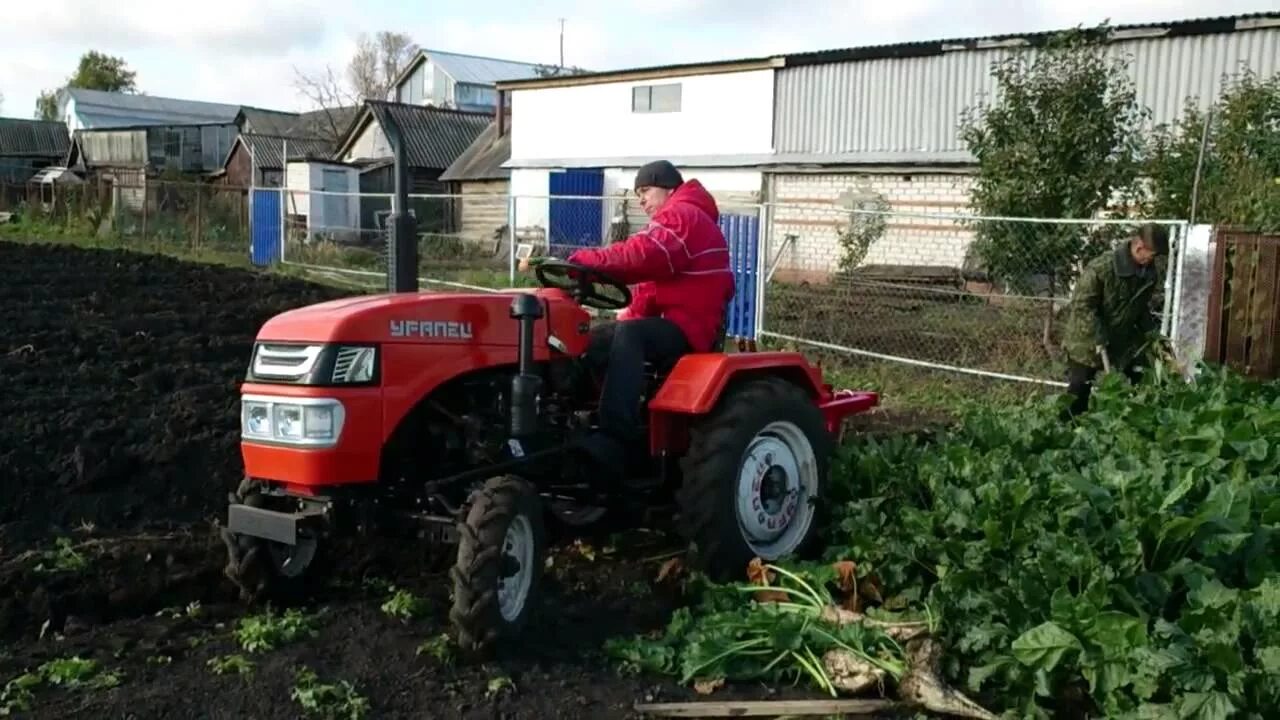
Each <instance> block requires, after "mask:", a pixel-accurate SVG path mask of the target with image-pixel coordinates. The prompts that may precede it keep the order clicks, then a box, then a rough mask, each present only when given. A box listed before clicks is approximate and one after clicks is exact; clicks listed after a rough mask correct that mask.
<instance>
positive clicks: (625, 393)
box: [587, 318, 689, 443]
mask: <svg viewBox="0 0 1280 720" xmlns="http://www.w3.org/2000/svg"><path fill="white" fill-rule="evenodd" d="M688 352H689V342H688V341H687V340H685V337H684V333H683V332H682V331H681V330H680V328H679V326H677V325H676V324H675V323H673V322H671V321H670V320H667V319H664V318H640V319H637V320H626V321H623V322H610V323H605V324H603V325H600V326H598V327H595V328H593V329H592V330H591V341H590V344H589V345H588V346H587V363H588V364H589V366H590V367H591V370H592V372H593V373H595V375H596V377H597V378H598V377H600V375H601V374H603V375H604V389H603V390H602V392H601V393H600V429H601V430H602V431H604V433H605V434H606V435H608V436H610V437H612V438H613V439H615V440H618V441H620V442H623V443H631V442H635V441H636V440H638V439H642V438H641V426H642V422H641V418H640V394H641V393H643V392H644V364H645V362H646V361H648V362H651V363H654V364H655V365H658V366H665V365H671V364H673V363H675V361H676V360H678V359H680V357H681V356H682V355H684V354H686V353H688Z"/></svg>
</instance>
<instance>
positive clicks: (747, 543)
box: [678, 377, 834, 580]
mask: <svg viewBox="0 0 1280 720" xmlns="http://www.w3.org/2000/svg"><path fill="white" fill-rule="evenodd" d="M833 449H834V443H833V441H832V438H831V434H830V433H828V432H827V429H826V423H825V421H824V419H823V416H822V412H821V411H820V410H819V409H818V407H817V406H816V405H815V404H814V403H813V400H812V399H811V398H810V397H809V396H808V394H807V393H805V392H804V391H803V390H802V389H801V388H799V387H797V386H796V385H794V384H793V383H790V382H787V381H785V380H783V379H781V378H773V377H770V378H762V379H759V380H751V381H748V382H746V383H744V384H742V385H740V386H738V387H736V388H734V389H732V390H730V391H729V392H728V393H726V394H725V396H724V397H723V398H722V399H721V401H720V403H719V404H718V405H717V407H716V408H715V410H713V411H712V413H711V414H710V415H709V416H708V417H707V418H706V419H705V420H704V421H702V422H701V423H699V424H698V425H697V426H696V427H694V428H691V430H690V438H689V451H688V453H687V454H686V455H685V457H684V459H683V460H682V464H681V469H682V474H683V476H684V481H683V484H682V486H681V488H680V491H679V495H678V498H679V501H680V508H681V520H680V527H681V531H682V532H683V533H684V535H685V537H686V539H688V540H689V541H690V542H691V543H692V544H693V545H694V550H695V552H694V553H693V556H694V559H695V562H696V565H697V567H698V568H699V569H700V570H702V571H703V572H706V573H707V574H708V575H709V576H711V577H712V578H715V579H720V580H727V579H734V578H736V579H740V580H742V579H745V578H746V570H747V564H748V563H750V562H751V560H752V559H753V558H756V557H758V558H760V559H761V560H764V561H765V562H774V561H777V560H781V559H784V558H787V557H790V556H793V555H797V554H800V553H803V552H804V551H805V550H806V549H808V547H809V546H810V545H811V543H812V541H813V539H814V538H815V537H816V534H817V532H816V531H817V528H818V525H819V518H818V514H819V511H820V506H819V505H818V498H819V497H820V495H821V494H822V491H823V486H824V484H825V483H826V479H827V471H828V467H829V465H830V456H831V453H832V451H833Z"/></svg>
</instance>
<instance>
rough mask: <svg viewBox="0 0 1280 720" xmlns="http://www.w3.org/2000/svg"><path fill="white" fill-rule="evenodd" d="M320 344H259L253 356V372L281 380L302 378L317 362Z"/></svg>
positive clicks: (260, 375)
mask: <svg viewBox="0 0 1280 720" xmlns="http://www.w3.org/2000/svg"><path fill="white" fill-rule="evenodd" d="M321 349H322V346H320V345H259V346H258V348H257V350H256V351H255V352H254V356H253V374H254V375H255V376H258V377H264V378H275V379H280V380H300V379H302V378H303V377H304V376H306V374H307V373H309V372H311V368H312V367H314V366H315V364H316V358H318V357H319V356H320V351H321Z"/></svg>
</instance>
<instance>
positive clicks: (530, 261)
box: [520, 255, 554, 272]
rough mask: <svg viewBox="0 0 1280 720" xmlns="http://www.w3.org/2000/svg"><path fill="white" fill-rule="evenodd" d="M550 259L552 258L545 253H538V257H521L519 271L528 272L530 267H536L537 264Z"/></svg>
mask: <svg viewBox="0 0 1280 720" xmlns="http://www.w3.org/2000/svg"><path fill="white" fill-rule="evenodd" d="M552 259H554V258H551V257H548V256H546V255H539V256H538V257H527V258H523V259H521V260H520V272H529V270H530V269H531V268H536V267H538V266H539V265H541V264H543V263H544V262H546V261H548V260H552Z"/></svg>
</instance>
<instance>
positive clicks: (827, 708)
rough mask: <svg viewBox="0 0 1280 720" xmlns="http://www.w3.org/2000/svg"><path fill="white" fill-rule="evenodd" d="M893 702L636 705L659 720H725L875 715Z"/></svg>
mask: <svg viewBox="0 0 1280 720" xmlns="http://www.w3.org/2000/svg"><path fill="white" fill-rule="evenodd" d="M899 705H900V703H897V702H894V701H892V700H761V701H742V702H715V701H707V702H681V703H652V704H647V705H646V704H636V706H635V709H636V712H641V713H645V714H647V715H656V716H658V717H686V718H726V717H733V718H737V717H787V716H806V715H820V716H822V715H825V716H830V715H845V716H856V715H868V716H870V715H875V714H877V713H887V712H890V711H892V710H895V709H897V708H898V707H899Z"/></svg>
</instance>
